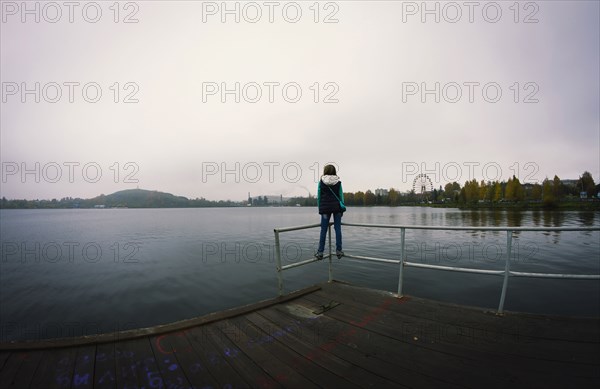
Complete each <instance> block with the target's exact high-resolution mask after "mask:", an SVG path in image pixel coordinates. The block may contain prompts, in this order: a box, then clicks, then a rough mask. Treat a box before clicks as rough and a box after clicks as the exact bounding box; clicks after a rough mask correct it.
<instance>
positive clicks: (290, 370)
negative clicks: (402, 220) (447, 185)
mask: <svg viewBox="0 0 600 389" xmlns="http://www.w3.org/2000/svg"><path fill="white" fill-rule="evenodd" d="M599 332H600V320H599V319H598V318H570V317H558V316H542V315H532V314H517V313H510V312H507V313H506V314H505V315H504V316H497V315H495V314H494V313H493V312H485V311H484V310H482V309H477V308H472V307H464V306H458V305H452V304H446V303H440V302H436V301H431V300H425V299H421V298H416V297H404V298H402V299H398V298H396V297H394V296H393V295H392V294H391V293H388V292H383V291H377V290H372V289H367V288H361V287H355V286H351V285H347V284H344V283H340V282H333V283H329V284H323V285H319V286H316V287H312V288H308V289H306V290H303V291H298V292H296V293H294V294H292V295H289V296H287V297H285V298H277V299H273V300H269V301H263V302H260V303H257V304H253V305H250V306H245V307H241V308H237V309H233V310H228V311H223V312H219V313H215V314H211V315H207V316H203V317H200V318H196V319H192V320H188V321H184V322H179V323H174V324H170V325H165V326H159V327H154V328H150V329H142V330H135V331H126V332H122V333H118V334H107V335H103V336H96V337H86V338H74V339H67V340H54V341H46V342H37V343H26V344H11V343H4V344H0V388H19V389H21V388H33V389H40V388H42V389H46V388H77V389H79V388H122V389H142V388H144V389H154V388H164V389H184V388H198V389H200V388H238V387H252V388H255V387H257V388H275V387H286V388H288V387H289V388H311V387H326V388H354V387H363V388H365V387H372V388H388V387H411V388H412V387H416V388H423V387H435V388H452V387H467V388H491V387H498V388H506V387H511V388H516V387H537V388H551V387H556V388H566V387H570V388H585V387H589V388H597V387H598V385H600V336H599Z"/></svg>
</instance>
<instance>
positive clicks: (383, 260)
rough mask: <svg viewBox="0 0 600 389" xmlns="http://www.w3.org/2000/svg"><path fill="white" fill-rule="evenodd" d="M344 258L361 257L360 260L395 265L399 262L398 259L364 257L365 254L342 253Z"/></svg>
mask: <svg viewBox="0 0 600 389" xmlns="http://www.w3.org/2000/svg"><path fill="white" fill-rule="evenodd" d="M344 258H353V259H362V260H365V261H373V262H385V263H394V264H396V265H397V264H399V263H400V260H399V259H387V258H375V257H365V256H362V255H348V254H344Z"/></svg>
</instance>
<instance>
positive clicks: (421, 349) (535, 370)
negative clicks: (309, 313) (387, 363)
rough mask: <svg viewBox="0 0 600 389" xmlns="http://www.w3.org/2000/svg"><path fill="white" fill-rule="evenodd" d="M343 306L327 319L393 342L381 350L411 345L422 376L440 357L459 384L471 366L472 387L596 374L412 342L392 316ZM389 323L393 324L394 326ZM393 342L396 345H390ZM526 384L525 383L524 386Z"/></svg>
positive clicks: (583, 380)
mask: <svg viewBox="0 0 600 389" xmlns="http://www.w3.org/2000/svg"><path fill="white" fill-rule="evenodd" d="M311 299H312V300H314V299H315V297H314V296H306V297H305V298H304V299H303V300H301V301H298V303H300V304H302V303H305V302H306V301H311ZM317 305H319V302H318V301H313V302H312V303H308V304H307V309H311V308H313V307H315V306H317ZM343 305H344V309H338V308H336V309H333V310H331V311H328V312H327V313H326V314H325V315H326V316H330V317H332V318H335V319H338V320H340V321H343V322H345V323H347V324H350V325H353V326H355V327H356V326H359V327H364V328H365V329H366V330H369V331H374V332H375V333H377V334H383V335H386V336H388V337H389V338H390V342H388V343H385V344H381V345H379V347H380V348H381V349H382V350H386V349H388V348H389V346H390V345H392V344H396V342H398V345H402V344H404V345H406V344H411V345H412V346H415V347H413V349H412V352H413V353H415V355H413V358H414V359H416V360H418V361H420V363H421V364H422V366H423V369H425V370H423V372H427V371H428V370H429V371H431V372H433V371H435V369H436V365H437V364H438V362H436V363H434V364H433V365H432V362H434V361H435V360H436V359H437V358H439V357H440V356H444V359H445V362H444V366H445V367H446V368H450V367H454V368H452V369H449V370H448V371H446V372H445V373H444V376H445V377H449V378H451V379H452V380H453V382H459V381H457V380H458V379H459V378H460V376H461V375H463V374H467V373H468V372H467V371H462V370H461V368H460V367H461V365H468V366H469V370H471V371H472V372H471V373H468V374H469V379H472V380H473V382H472V384H473V385H476V384H477V382H490V383H491V382H493V383H503V384H505V385H509V384H511V383H512V382H515V381H517V382H518V381H519V380H520V381H521V384H525V385H531V384H536V383H538V384H539V383H540V382H544V383H547V384H557V383H560V384H563V385H569V382H571V383H573V381H572V379H575V378H574V377H577V378H576V379H577V380H578V381H575V382H578V383H580V384H589V383H590V382H594V380H595V377H594V374H595V373H594V369H593V368H592V366H587V368H585V369H583V370H582V369H581V368H579V367H576V368H573V366H572V365H569V364H564V363H552V362H551V361H550V362H549V361H543V360H538V359H526V358H522V357H520V358H519V357H515V356H507V355H501V354H500V353H499V352H498V351H497V350H494V349H493V348H491V349H490V348H487V349H486V348H485V347H483V345H468V346H465V345H464V344H460V343H456V344H443V343H441V342H439V341H438V342H431V341H430V340H428V341H424V340H423V339H419V338H418V337H414V339H413V340H414V342H411V338H410V337H407V336H406V332H405V331H404V329H403V328H402V326H401V325H398V324H401V323H399V322H398V321H397V320H394V319H393V318H391V317H389V316H390V313H389V312H386V313H385V314H386V315H388V317H386V318H383V319H382V318H373V319H372V320H371V319H369V320H366V321H357V320H356V318H357V315H360V312H364V309H363V308H357V307H356V306H353V305H352V304H351V303H348V304H343ZM389 323H394V325H391V324H389ZM416 325H417V326H420V325H422V324H418V323H417V324H416ZM392 339H393V341H391V340H392ZM396 357H397V353H395V352H394V350H393V349H390V350H387V351H386V358H387V359H390V360H393V359H394V358H396ZM463 370H464V369H463ZM548 370H551V371H554V372H556V371H560V374H558V373H557V374H556V376H555V377H551V375H552V373H548V372H547V371H548ZM461 371H462V372H461ZM565 373H567V374H565ZM427 374H431V373H427ZM569 375H571V379H569V378H566V377H568V376H569ZM578 376H579V377H578ZM523 380H526V381H525V382H523Z"/></svg>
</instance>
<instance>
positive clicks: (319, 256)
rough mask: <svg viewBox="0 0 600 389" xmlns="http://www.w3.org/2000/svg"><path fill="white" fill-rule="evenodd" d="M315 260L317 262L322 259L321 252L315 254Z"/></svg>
mask: <svg viewBox="0 0 600 389" xmlns="http://www.w3.org/2000/svg"><path fill="white" fill-rule="evenodd" d="M315 258H317V259H318V260H319V261H320V260H322V259H323V253H322V252H321V251H317V253H316V254H315Z"/></svg>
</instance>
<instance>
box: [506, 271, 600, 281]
mask: <svg viewBox="0 0 600 389" xmlns="http://www.w3.org/2000/svg"><path fill="white" fill-rule="evenodd" d="M510 275H511V276H515V277H531V278H560V279H574V280H600V274H557V273H555V274H552V273H526V272H520V271H511V272H510Z"/></svg>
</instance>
